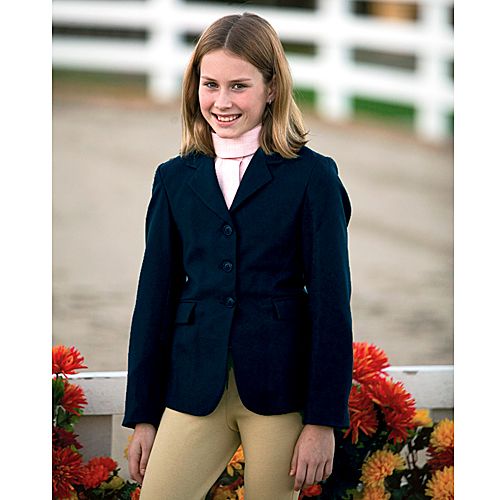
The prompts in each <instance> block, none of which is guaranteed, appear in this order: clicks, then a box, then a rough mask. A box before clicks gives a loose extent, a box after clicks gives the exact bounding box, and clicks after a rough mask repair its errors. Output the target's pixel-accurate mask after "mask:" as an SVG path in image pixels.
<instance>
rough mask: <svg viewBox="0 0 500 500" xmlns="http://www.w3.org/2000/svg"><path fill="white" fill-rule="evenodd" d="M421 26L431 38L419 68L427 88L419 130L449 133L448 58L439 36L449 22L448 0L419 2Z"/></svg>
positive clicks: (436, 135)
mask: <svg viewBox="0 0 500 500" xmlns="http://www.w3.org/2000/svg"><path fill="white" fill-rule="evenodd" d="M420 9H421V21H420V23H421V24H422V29H423V31H424V32H425V33H426V37H427V39H428V42H429V43H427V44H426V45H425V48H423V50H422V51H421V53H420V54H419V56H420V57H419V59H418V67H417V71H418V73H419V76H420V79H421V81H422V85H423V87H424V88H425V89H426V91H425V92H423V93H421V94H420V97H419V99H418V105H417V109H416V130H417V132H418V134H419V135H421V136H422V137H424V138H426V139H429V140H431V141H432V140H441V139H444V138H446V137H447V135H448V130H447V121H446V112H447V109H446V107H445V104H444V99H443V98H442V97H441V96H442V95H444V94H445V92H446V90H447V89H446V87H447V85H446V82H447V74H446V73H447V71H446V66H447V62H448V61H447V58H446V53H445V52H444V51H443V50H442V49H441V46H440V40H441V39H442V38H443V34H444V33H445V32H446V27H447V25H448V20H447V9H448V3H447V2H446V1H435V0H434V1H430V0H426V1H423V2H422V3H421V4H420Z"/></svg>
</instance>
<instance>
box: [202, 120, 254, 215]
mask: <svg viewBox="0 0 500 500" xmlns="http://www.w3.org/2000/svg"><path fill="white" fill-rule="evenodd" d="M261 128H262V125H261V124H260V123H259V125H257V126H256V127H254V128H253V129H251V130H249V131H248V132H245V133H244V134H242V135H240V136H239V137H237V138H235V139H223V138H222V137H219V136H218V135H217V134H215V133H214V132H212V138H213V141H214V149H215V154H216V158H215V174H216V176H217V180H218V181H219V186H220V189H221V191H222V194H223V195H224V200H225V201H226V205H227V207H228V208H229V207H230V206H231V203H232V202H233V199H234V197H235V195H236V191H237V190H238V186H239V184H240V182H241V179H242V178H243V174H244V173H245V171H246V169H247V167H248V165H249V163H250V161H251V159H252V158H253V155H254V154H255V151H257V149H258V148H259V146H260V143H259V135H260V129H261Z"/></svg>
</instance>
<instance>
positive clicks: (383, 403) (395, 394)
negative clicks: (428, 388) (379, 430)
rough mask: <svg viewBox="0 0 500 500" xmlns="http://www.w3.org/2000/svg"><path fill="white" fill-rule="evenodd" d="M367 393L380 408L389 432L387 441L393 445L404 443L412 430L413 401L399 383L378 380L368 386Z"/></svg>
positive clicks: (384, 379) (383, 379)
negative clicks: (390, 441) (389, 440)
mask: <svg viewBox="0 0 500 500" xmlns="http://www.w3.org/2000/svg"><path fill="white" fill-rule="evenodd" d="M367 390H368V392H369V394H370V397H371V399H372V401H373V402H374V403H376V404H377V405H379V406H380V407H381V410H382V413H383V415H384V419H385V423H386V425H387V427H388V429H389V430H390V433H389V437H388V439H392V441H393V442H394V443H399V442H401V441H404V440H405V439H406V438H407V437H408V430H409V429H411V428H413V418H414V416H415V411H416V410H415V400H414V399H413V398H412V396H411V394H410V393H408V392H407V391H406V389H405V388H404V385H403V384H402V383H401V382H394V381H393V380H391V379H390V378H380V379H379V380H377V381H376V383H373V384H370V386H369V387H368V389H367Z"/></svg>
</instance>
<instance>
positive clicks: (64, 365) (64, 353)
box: [52, 345, 87, 377]
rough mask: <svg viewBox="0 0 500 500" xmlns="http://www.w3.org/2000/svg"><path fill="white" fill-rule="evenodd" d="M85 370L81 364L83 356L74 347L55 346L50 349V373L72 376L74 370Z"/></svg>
mask: <svg viewBox="0 0 500 500" xmlns="http://www.w3.org/2000/svg"><path fill="white" fill-rule="evenodd" d="M82 368H87V367H86V366H85V365H84V364H83V356H82V355H81V354H80V352H79V351H78V350H77V349H76V348H75V347H73V346H72V347H66V346H64V345H56V346H55V347H53V348H52V373H53V374H56V375H58V374H62V375H64V376H65V377H66V376H67V375H74V374H75V373H76V370H80V369H82Z"/></svg>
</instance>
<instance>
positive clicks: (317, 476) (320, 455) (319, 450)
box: [290, 424, 335, 491]
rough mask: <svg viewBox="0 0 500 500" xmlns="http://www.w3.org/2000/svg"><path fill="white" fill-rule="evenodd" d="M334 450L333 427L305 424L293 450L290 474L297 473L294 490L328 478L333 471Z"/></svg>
mask: <svg viewBox="0 0 500 500" xmlns="http://www.w3.org/2000/svg"><path fill="white" fill-rule="evenodd" d="M334 452H335V437H334V435H333V427H328V426H325V425H311V424H307V425H305V426H304V428H303V429H302V432H301V433H300V436H299V438H298V439H297V442H296V443H295V449H294V450H293V457H292V463H291V468H290V475H291V476H293V475H295V484H294V490H295V491H299V490H300V489H302V488H307V487H309V486H312V485H313V484H314V483H318V482H319V481H324V480H325V479H327V478H328V476H329V475H330V474H331V473H332V469H333V454H334Z"/></svg>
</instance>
